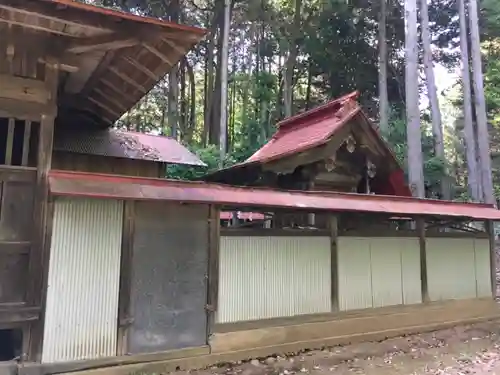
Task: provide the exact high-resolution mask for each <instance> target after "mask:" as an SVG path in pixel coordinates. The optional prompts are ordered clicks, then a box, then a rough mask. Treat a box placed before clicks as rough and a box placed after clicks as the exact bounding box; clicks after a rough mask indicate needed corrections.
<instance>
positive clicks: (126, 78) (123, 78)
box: [108, 66, 148, 94]
mask: <svg viewBox="0 0 500 375" xmlns="http://www.w3.org/2000/svg"><path fill="white" fill-rule="evenodd" d="M108 70H109V71H110V72H112V73H113V74H114V75H116V76H117V77H119V78H121V79H122V80H124V81H125V82H127V83H128V84H129V85H131V86H134V87H135V88H136V89H137V90H139V91H141V92H142V93H143V94H145V93H146V92H147V91H148V90H147V89H146V88H145V87H144V86H142V85H140V84H139V83H137V82H136V81H134V80H133V79H132V78H130V77H129V76H127V75H126V74H123V73H122V72H120V71H119V70H118V69H116V68H115V67H112V66H110V67H108Z"/></svg>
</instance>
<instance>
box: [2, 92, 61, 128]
mask: <svg viewBox="0 0 500 375" xmlns="http://www.w3.org/2000/svg"><path fill="white" fill-rule="evenodd" d="M42 113H45V114H47V115H48V116H50V117H54V118H55V117H56V116H57V106H56V105H47V104H41V103H34V102H25V101H23V100H18V99H9V98H3V97H0V117H6V118H9V117H14V118H16V119H17V120H30V121H35V122H39V121H40V119H41V114H42Z"/></svg>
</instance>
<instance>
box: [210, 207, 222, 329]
mask: <svg viewBox="0 0 500 375" xmlns="http://www.w3.org/2000/svg"><path fill="white" fill-rule="evenodd" d="M208 227H209V230H208V244H209V247H208V283H207V290H208V293H207V335H208V338H210V335H211V334H212V333H213V329H214V326H215V315H216V313H217V309H218V304H219V246H220V234H221V232H220V230H221V229H220V210H219V208H218V207H216V206H214V205H211V206H210V209H209V218H208Z"/></svg>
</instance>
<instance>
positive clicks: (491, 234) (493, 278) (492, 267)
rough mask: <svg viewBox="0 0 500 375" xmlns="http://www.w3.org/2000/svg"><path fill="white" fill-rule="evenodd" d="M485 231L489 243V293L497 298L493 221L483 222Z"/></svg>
mask: <svg viewBox="0 0 500 375" xmlns="http://www.w3.org/2000/svg"><path fill="white" fill-rule="evenodd" d="M484 226H485V228H486V232H487V233H488V238H489V245H490V277H491V293H492V295H493V298H497V297H498V296H497V288H498V286H497V257H496V238H495V228H494V225H493V221H491V220H488V221H486V222H485V223H484Z"/></svg>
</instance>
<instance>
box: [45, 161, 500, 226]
mask: <svg viewBox="0 0 500 375" xmlns="http://www.w3.org/2000/svg"><path fill="white" fill-rule="evenodd" d="M49 187H50V191H51V193H52V194H54V195H63V196H64V195H67V196H81V197H91V198H108V199H133V200H162V201H175V202H186V203H210V204H217V205H222V206H233V207H282V208H292V209H302V210H309V211H333V212H374V213H388V214H397V215H426V216H450V217H462V218H472V219H483V220H484V219H489V220H500V211H499V210H497V209H496V208H494V207H493V206H491V205H486V204H476V203H474V204H473V203H456V202H448V201H440V200H433V199H417V198H411V197H397V196H384V195H366V194H348V193H331V192H305V191H285V190H272V189H262V188H249V187H234V186H228V185H218V184H208V183H204V182H187V181H172V180H165V179H151V178H138V177H125V176H110V175H101V174H93V173H82V172H66V171H55V170H53V171H50V172H49Z"/></svg>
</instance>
